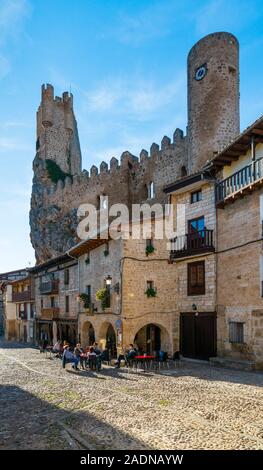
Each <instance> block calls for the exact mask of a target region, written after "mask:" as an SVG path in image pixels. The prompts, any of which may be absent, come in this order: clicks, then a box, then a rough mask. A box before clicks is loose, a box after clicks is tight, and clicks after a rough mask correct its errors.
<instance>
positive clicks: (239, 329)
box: [229, 321, 244, 343]
mask: <svg viewBox="0 0 263 470" xmlns="http://www.w3.org/2000/svg"><path fill="white" fill-rule="evenodd" d="M229 341H230V343H244V323H242V322H236V321H231V322H229Z"/></svg>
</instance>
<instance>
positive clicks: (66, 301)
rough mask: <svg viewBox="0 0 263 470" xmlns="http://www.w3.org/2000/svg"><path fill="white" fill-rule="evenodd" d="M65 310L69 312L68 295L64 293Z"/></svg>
mask: <svg viewBox="0 0 263 470" xmlns="http://www.w3.org/2000/svg"><path fill="white" fill-rule="evenodd" d="M65 310H66V313H69V296H68V295H66V299H65Z"/></svg>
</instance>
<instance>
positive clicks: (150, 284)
mask: <svg viewBox="0 0 263 470" xmlns="http://www.w3.org/2000/svg"><path fill="white" fill-rule="evenodd" d="M148 289H154V282H153V281H147V290H148Z"/></svg>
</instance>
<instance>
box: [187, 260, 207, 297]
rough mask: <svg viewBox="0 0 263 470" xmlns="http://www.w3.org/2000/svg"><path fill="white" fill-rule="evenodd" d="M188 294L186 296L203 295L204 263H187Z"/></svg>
mask: <svg viewBox="0 0 263 470" xmlns="http://www.w3.org/2000/svg"><path fill="white" fill-rule="evenodd" d="M187 274H188V293H187V295H204V294H205V262H204V261H196V262H194V263H188V273H187Z"/></svg>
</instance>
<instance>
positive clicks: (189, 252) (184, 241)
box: [170, 229, 215, 260]
mask: <svg viewBox="0 0 263 470" xmlns="http://www.w3.org/2000/svg"><path fill="white" fill-rule="evenodd" d="M213 234H214V231H213V230H207V229H203V230H199V231H196V232H193V233H188V234H186V235H182V236H180V237H176V238H174V239H173V240H171V244H172V246H171V251H170V259H171V260H174V259H177V258H183V257H188V256H194V255H197V254H202V253H209V252H213V251H215V247H214V240H213Z"/></svg>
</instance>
